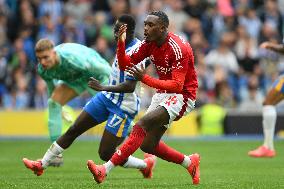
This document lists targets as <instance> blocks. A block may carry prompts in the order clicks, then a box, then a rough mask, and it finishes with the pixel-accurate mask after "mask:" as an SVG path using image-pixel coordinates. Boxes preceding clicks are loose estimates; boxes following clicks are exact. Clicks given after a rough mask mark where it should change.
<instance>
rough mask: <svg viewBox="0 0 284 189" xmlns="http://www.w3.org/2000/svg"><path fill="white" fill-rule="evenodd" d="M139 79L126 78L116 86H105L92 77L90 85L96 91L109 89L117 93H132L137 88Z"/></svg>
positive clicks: (108, 90)
mask: <svg viewBox="0 0 284 189" xmlns="http://www.w3.org/2000/svg"><path fill="white" fill-rule="evenodd" d="M136 83H137V81H136V80H126V81H125V82H123V83H120V84H118V85H115V86H105V85H101V84H100V82H99V81H98V80H96V79H95V78H93V77H91V78H90V80H89V82H88V86H89V87H90V88H92V89H94V90H96V91H107V92H115V93H132V92H134V90H135V86H136Z"/></svg>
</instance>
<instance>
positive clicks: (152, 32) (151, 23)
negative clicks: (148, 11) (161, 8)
mask: <svg viewBox="0 0 284 189" xmlns="http://www.w3.org/2000/svg"><path fill="white" fill-rule="evenodd" d="M162 34H163V26H162V24H161V22H160V20H159V17H158V16H155V15H148V16H147V18H146V20H145V21H144V39H145V40H146V41H148V42H150V41H157V40H158V39H160V38H161V36H162Z"/></svg>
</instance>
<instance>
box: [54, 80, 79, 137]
mask: <svg viewBox="0 0 284 189" xmlns="http://www.w3.org/2000/svg"><path fill="white" fill-rule="evenodd" d="M76 96H77V93H76V92H75V91H74V90H73V89H72V88H70V87H68V86H67V85H65V84H60V85H58V86H56V88H55V89H54V91H53V93H52V94H51V97H50V98H49V99H48V130H49V136H50V140H51V142H54V141H56V139H57V138H58V137H59V136H61V130H62V106H63V105H65V104H66V103H67V102H68V101H70V100H71V99H73V98H74V97H76Z"/></svg>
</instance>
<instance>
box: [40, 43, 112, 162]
mask: <svg viewBox="0 0 284 189" xmlns="http://www.w3.org/2000/svg"><path fill="white" fill-rule="evenodd" d="M35 53H36V57H37V60H38V62H39V64H38V73H39V75H40V76H41V77H42V78H43V79H44V80H45V82H46V84H47V90H48V96H49V98H48V130H49V136H50V140H51V142H52V143H53V142H54V141H56V140H57V138H58V137H59V136H61V134H62V106H64V105H65V104H66V103H68V102H69V101H70V100H72V99H73V98H75V97H77V96H78V95H80V94H82V93H83V92H84V91H88V92H89V93H90V94H91V95H95V94H96V91H95V90H93V89H91V88H90V87H88V81H89V78H90V77H93V78H95V79H97V80H98V81H99V82H100V83H102V84H107V83H108V77H109V74H110V72H111V67H110V65H109V63H108V62H107V61H106V60H104V59H103V58H102V57H101V56H100V55H99V54H98V53H97V52H96V51H95V50H93V49H91V48H88V47H86V46H83V45H80V44H76V43H63V44H60V45H58V46H54V43H53V42H52V41H51V40H49V39H41V40H39V41H38V42H37V43H36V46H35ZM62 163H63V158H62V155H61V154H60V155H59V156H58V157H57V158H55V159H54V160H53V162H51V163H50V165H52V166H60V165H62Z"/></svg>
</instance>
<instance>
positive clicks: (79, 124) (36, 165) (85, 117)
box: [23, 95, 108, 175]
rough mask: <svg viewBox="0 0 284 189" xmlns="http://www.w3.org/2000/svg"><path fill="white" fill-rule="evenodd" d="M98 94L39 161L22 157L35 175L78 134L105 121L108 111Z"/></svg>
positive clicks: (41, 171)
mask: <svg viewBox="0 0 284 189" xmlns="http://www.w3.org/2000/svg"><path fill="white" fill-rule="evenodd" d="M98 96H99V95H97V96H95V97H93V98H92V99H91V100H90V101H89V102H88V103H87V104H86V105H85V107H84V110H83V111H82V112H81V114H80V115H79V117H78V118H77V119H76V121H75V122H74V124H73V125H72V126H71V127H70V128H69V129H68V130H67V132H66V133H65V134H63V135H62V136H61V137H60V138H58V139H57V141H55V142H54V143H53V144H52V145H51V146H50V148H49V149H48V150H47V151H46V153H45V154H44V156H43V158H42V160H41V161H40V162H39V161H31V160H28V159H26V158H24V159H23V161H24V164H25V165H26V167H27V168H29V169H31V170H33V171H34V172H35V173H36V174H37V175H38V173H40V175H41V174H42V173H43V169H45V168H46V167H47V166H48V165H49V163H50V162H51V161H52V160H53V159H54V158H56V157H57V156H58V155H59V154H61V153H62V152H63V151H64V150H65V149H66V148H68V147H69V146H70V145H71V144H72V143H73V141H74V140H75V139H76V138H77V137H78V136H80V135H81V134H82V133H84V132H85V131H87V130H88V129H89V128H92V127H93V126H95V125H97V124H99V123H102V122H103V121H105V120H106V119H107V116H108V111H107V109H106V108H105V107H104V104H102V103H101V102H100V101H99V97H98Z"/></svg>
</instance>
